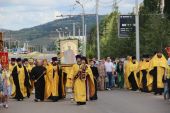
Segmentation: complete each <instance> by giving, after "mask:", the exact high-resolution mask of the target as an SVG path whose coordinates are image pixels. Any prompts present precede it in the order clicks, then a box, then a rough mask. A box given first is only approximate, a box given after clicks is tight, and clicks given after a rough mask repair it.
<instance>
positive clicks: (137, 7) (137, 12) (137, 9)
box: [135, 0, 140, 61]
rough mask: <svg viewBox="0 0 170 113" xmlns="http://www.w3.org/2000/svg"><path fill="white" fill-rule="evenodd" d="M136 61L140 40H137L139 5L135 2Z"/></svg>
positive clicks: (138, 54) (138, 58) (138, 55)
mask: <svg viewBox="0 0 170 113" xmlns="http://www.w3.org/2000/svg"><path fill="white" fill-rule="evenodd" d="M135 19H136V59H137V60H138V61H139V60H140V40H139V4H138V0H136V18H135Z"/></svg>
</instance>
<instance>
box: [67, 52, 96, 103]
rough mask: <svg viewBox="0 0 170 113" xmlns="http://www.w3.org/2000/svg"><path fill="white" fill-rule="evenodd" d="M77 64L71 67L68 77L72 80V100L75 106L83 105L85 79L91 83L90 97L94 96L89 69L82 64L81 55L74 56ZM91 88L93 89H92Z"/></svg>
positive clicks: (92, 81) (91, 75) (92, 79)
mask: <svg viewBox="0 0 170 113" xmlns="http://www.w3.org/2000/svg"><path fill="white" fill-rule="evenodd" d="M76 61H77V63H76V64H74V65H73V67H72V69H71V72H70V75H69V77H71V78H70V79H72V80H73V90H74V100H75V101H76V102H77V105H85V104H86V99H87V97H86V96H87V94H86V79H87V77H88V78H89V82H91V83H92V85H91V86H89V87H90V88H91V89H93V90H91V91H90V92H89V93H90V96H94V93H95V89H94V78H93V74H92V71H91V69H90V67H89V66H88V65H87V64H82V61H81V55H77V56H76ZM92 87H93V88H92Z"/></svg>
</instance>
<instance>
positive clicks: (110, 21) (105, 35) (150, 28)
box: [87, 0, 170, 58]
mask: <svg viewBox="0 0 170 113" xmlns="http://www.w3.org/2000/svg"><path fill="white" fill-rule="evenodd" d="M169 5H170V4H168V5H167V4H166V6H169ZM169 9H170V8H169V7H168V8H167V9H166V11H167V12H168V13H170V12H169ZM139 14H140V16H139V17H140V53H141V56H142V55H143V54H150V55H152V54H153V53H154V52H155V51H157V50H160V49H161V50H163V51H164V48H165V47H167V46H168V45H169V44H170V20H169V18H168V17H167V16H163V15H161V14H160V1H159V0H144V5H142V6H141V7H140V12H139ZM166 14H167V13H166ZM118 15H119V13H118V12H116V11H114V12H112V13H111V14H110V15H108V16H106V17H105V18H104V19H103V21H102V22H101V23H100V49H101V56H102V58H104V57H107V56H110V57H112V58H113V57H126V56H127V55H135V50H136V49H135V47H136V45H135V33H129V35H130V37H129V38H119V37H118V23H117V22H118V21H117V20H118ZM87 50H88V51H87V53H88V56H90V57H96V54H97V52H96V51H97V48H96V29H95V27H94V28H93V29H92V30H91V35H90V39H89V40H88V49H87Z"/></svg>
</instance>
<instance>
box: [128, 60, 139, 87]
mask: <svg viewBox="0 0 170 113" xmlns="http://www.w3.org/2000/svg"><path fill="white" fill-rule="evenodd" d="M129 66H130V67H129V68H130V73H131V72H134V78H135V81H136V83H137V86H138V87H139V79H138V77H137V73H138V72H139V63H138V62H137V61H136V63H135V64H133V63H132V62H131V63H129ZM130 73H129V74H130Z"/></svg>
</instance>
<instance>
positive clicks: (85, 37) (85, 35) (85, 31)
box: [84, 24, 87, 55]
mask: <svg viewBox="0 0 170 113" xmlns="http://www.w3.org/2000/svg"><path fill="white" fill-rule="evenodd" d="M84 33H85V34H84V39H85V40H84V43H85V45H84V51H85V55H86V44H87V25H86V24H85V29H84Z"/></svg>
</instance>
